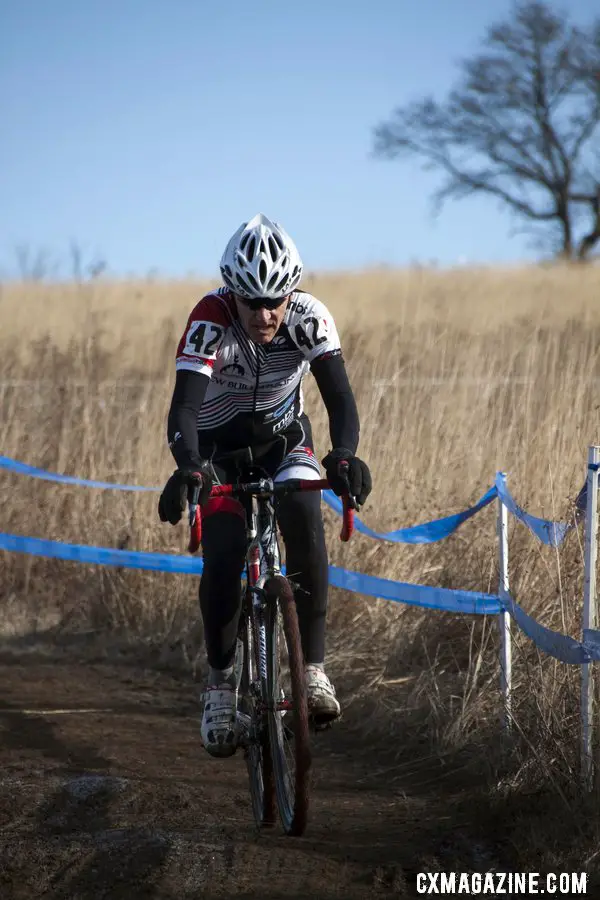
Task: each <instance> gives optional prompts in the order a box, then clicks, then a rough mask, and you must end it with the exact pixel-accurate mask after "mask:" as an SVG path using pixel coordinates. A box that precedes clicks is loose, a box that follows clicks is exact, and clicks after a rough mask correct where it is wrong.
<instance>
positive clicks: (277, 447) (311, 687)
mask: <svg viewBox="0 0 600 900" xmlns="http://www.w3.org/2000/svg"><path fill="white" fill-rule="evenodd" d="M220 269H221V275H222V278H223V281H224V286H223V287H221V288H219V289H217V290H214V291H211V292H210V293H209V294H207V295H206V296H205V297H203V298H202V299H201V300H200V302H199V303H198V304H197V305H196V306H195V308H194V309H193V310H192V313H191V315H190V316H189V319H188V322H187V325H186V327H185V331H184V333H183V336H182V338H181V340H180V342H179V346H178V349H177V360H176V376H175V388H174V392H173V398H172V401H171V407H170V410H169V416H168V425H167V436H168V441H169V447H170V449H171V452H172V454H173V456H174V458H175V462H176V463H177V467H178V468H177V469H176V471H175V472H174V473H173V474H172V475H171V477H170V478H169V480H168V481H167V483H166V485H165V488H164V490H163V492H162V494H161V497H160V500H159V506H158V511H159V516H160V519H161V520H162V521H163V522H167V521H168V522H170V523H171V524H173V525H175V524H176V523H177V522H179V520H180V519H181V516H182V513H183V511H184V509H185V508H186V504H187V500H188V496H189V493H188V492H189V490H190V486H191V485H192V484H193V483H197V482H198V479H200V481H201V493H200V504H201V505H202V519H203V526H202V553H203V558H204V569H203V574H202V577H201V579H200V610H201V614H202V620H203V623H204V634H205V642H206V651H207V657H208V665H209V674H208V684H207V686H206V690H205V693H204V711H203V716H202V725H201V734H202V740H203V743H204V746H205V748H206V749H207V750H208V752H209V753H211V755H213V756H229V755H231V754H232V753H233V752H235V748H236V734H235V721H236V705H237V693H236V681H235V676H234V673H233V664H234V657H235V647H236V637H237V628H238V620H239V615H240V611H241V574H242V571H243V567H244V560H245V551H246V534H245V519H244V510H243V507H242V505H241V503H240V502H239V501H237V500H235V499H232V498H225V497H221V498H213V499H209V494H210V490H211V487H212V485H213V484H219V483H226V482H231V481H235V480H236V478H238V477H239V475H240V474H241V466H242V464H243V461H244V460H245V461H246V464H247V462H248V460H251V462H252V464H253V465H255V466H257V467H260V470H261V473H262V474H264V473H266V474H267V475H268V476H269V477H272V478H273V479H274V480H275V481H281V480H284V479H286V478H303V479H318V478H320V477H321V475H320V471H319V464H318V462H317V460H316V459H315V455H314V450H313V441H312V434H311V427H310V422H309V420H308V418H307V416H306V414H305V413H304V410H303V397H302V388H301V383H302V379H303V377H304V375H305V374H306V373H307V372H308V371H309V369H310V371H311V372H312V374H313V375H314V377H315V379H316V382H317V385H318V387H319V390H320V393H321V396H322V398H323V401H324V403H325V407H326V409H327V412H328V416H329V432H330V437H331V443H332V450H330V452H329V453H328V454H327V455H326V457H325V458H324V460H323V466H324V468H325V471H326V473H327V478H328V479H329V481H330V484H331V487H332V489H333V490H334V491H335V493H336V494H338V495H340V494H342V493H343V492H344V491H345V490H347V489H348V484H349V487H350V492H351V493H352V494H353V495H354V496H355V497H356V499H357V502H358V504H359V505H361V504H363V503H364V501H365V500H366V498H367V496H368V494H369V492H370V490H371V475H370V473H369V469H368V467H367V465H366V464H365V463H364V462H363V461H362V460H360V459H359V458H358V457H357V456H356V455H355V453H356V448H357V445H358V437H359V419H358V412H357V408H356V403H355V400H354V396H353V393H352V389H351V387H350V384H349V381H348V376H347V373H346V368H345V365H344V360H343V357H342V351H341V348H340V341H339V337H338V333H337V330H336V327H335V324H334V321H333V318H332V316H331V313H330V312H329V311H328V310H327V308H326V307H325V306H324V304H323V303H321V302H320V301H319V300H317V299H316V298H315V297H313V296H312V295H311V294H309V293H307V292H305V291H302V290H300V289H299V288H298V284H299V282H300V279H301V277H302V261H301V259H300V256H299V254H298V250H297V249H296V246H295V245H294V243H293V241H292V240H291V238H290V237H289V235H288V234H287V233H286V232H285V231H284V229H283V228H282V227H281V226H280V225H279V224H277V223H275V222H272V221H270V220H269V219H268V218H267V217H266V216H264V215H262V214H259V215H257V216H255V217H254V218H253V219H251V220H250V221H249V222H246V223H244V224H242V225H241V226H240V227H239V228H238V230H237V231H236V232H235V234H234V235H233V236H232V237H231V239H230V240H229V242H228V244H227V246H226V248H225V251H224V253H223V257H222V259H221V264H220ZM342 460H346V461H347V462H348V463H349V468H348V472H347V474H346V475H344V474H343V473H342V471H341V467H340V462H341V461H342ZM276 512H277V520H278V523H279V527H280V530H281V534H282V537H283V541H284V544H285V549H286V565H287V571H288V573H289V574H290V575H293V580H294V582H295V583H297V584H298V589H297V591H296V603H297V610H298V619H299V625H300V634H301V640H302V650H303V654H304V660H305V666H306V685H307V695H308V704H309V712H310V714H311V716H312V717H313V718H314V720H315V721H316V722H317V724H325V723H327V722H330V721H333V720H334V719H336V718H337V717H338V716H339V715H340V704H339V702H338V700H337V698H336V693H335V688H334V687H333V685H332V684H331V682H330V680H329V678H328V677H327V675H326V674H325V671H324V666H323V662H324V658H325V616H326V611H327V582H328V558H327V550H326V546H325V536H324V530H323V521H322V518H321V497H320V493H319V492H305V493H299V492H297V493H294V494H291V495H289V496H287V497H285V498H282V499H281V500H280V501H279V502H278V503H277V509H276Z"/></svg>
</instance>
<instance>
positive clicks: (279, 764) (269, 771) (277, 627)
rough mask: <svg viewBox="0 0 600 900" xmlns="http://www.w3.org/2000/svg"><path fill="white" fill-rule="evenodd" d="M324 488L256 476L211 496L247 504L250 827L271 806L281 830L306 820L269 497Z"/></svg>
mask: <svg viewBox="0 0 600 900" xmlns="http://www.w3.org/2000/svg"><path fill="white" fill-rule="evenodd" d="M328 487H329V482H328V481H327V480H326V479H320V480H315V481H307V480H303V479H290V480H288V481H285V482H279V483H275V482H273V480H272V479H271V478H268V477H266V478H259V479H258V480H256V481H249V482H247V483H241V484H224V485H217V486H215V487H213V488H212V490H211V495H210V496H211V497H223V496H230V497H236V498H238V499H240V500H241V501H242V502H243V503H244V505H245V508H246V535H247V550H246V587H245V588H244V590H243V600H242V612H241V615H240V624H239V628H238V638H237V648H236V661H235V672H236V675H237V680H238V709H237V728H238V735H239V737H238V746H241V747H243V749H244V756H245V761H246V765H247V769H248V776H249V781H250V796H251V801H252V810H253V814H254V819H255V822H256V824H257V826H258V827H259V828H260V827H266V826H274V825H275V824H276V819H277V811H278V812H279V817H280V819H281V822H282V825H283V830H284V832H285V833H286V834H288V835H295V836H298V835H301V834H303V833H304V830H305V828H306V825H307V820H308V807H309V791H310V784H309V772H310V767H311V753H310V739H309V725H310V722H309V714H308V705H307V697H306V685H305V678H304V662H303V656H302V647H301V643H300V631H299V627H298V616H297V612H296V603H295V600H294V594H293V590H294V588H295V587H296V585H294V584H293V582H290V581H289V580H288V578H287V577H286V576H284V575H283V574H282V573H281V566H280V552H279V543H278V540H277V531H276V521H275V509H274V505H273V500H274V498H275V497H280V496H283V495H285V494H288V493H291V492H294V491H316V490H323V489H326V488H328ZM199 490H200V488H199V486H198V487H194V488H193V491H192V495H191V498H190V502H189V524H190V542H189V548H188V549H189V551H190V552H191V553H195V552H196V550H198V548H199V546H200V541H201V536H202V524H201V522H202V520H201V512H200V506H199V505H198V497H199ZM342 499H343V510H344V511H343V524H342V530H341V533H340V538H341V540H343V541H348V540H349V539H350V537H351V535H352V531H353V524H354V510H355V509H356V508H357V505H356V501H355V500H354V498H353V497H351V496H350V495H349V494H347V495H345V496H344V497H343V498H342Z"/></svg>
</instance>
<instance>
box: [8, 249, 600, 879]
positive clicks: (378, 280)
mask: <svg viewBox="0 0 600 900" xmlns="http://www.w3.org/2000/svg"><path fill="white" fill-rule="evenodd" d="M209 286H210V285H209V284H202V283H195V282H188V281H173V282H160V281H142V280H140V281H132V282H119V283H110V282H108V281H103V280H101V279H100V280H97V281H95V282H91V283H83V284H75V283H69V284H40V283H36V284H33V283H32V284H7V285H3V286H2V287H1V288H0V321H1V323H2V328H1V331H0V346H1V350H2V352H1V354H0V409H1V411H2V415H1V417H0V449H1V451H2V452H3V453H4V454H6V455H9V456H14V457H16V458H18V459H20V460H23V461H26V462H28V463H31V464H34V465H38V466H42V467H44V468H48V469H50V470H53V471H59V472H63V473H68V474H74V475H79V476H81V477H85V478H101V479H105V480H115V481H124V482H129V483H136V484H144V485H161V484H162V483H163V482H164V481H165V479H166V477H167V476H168V475H169V474H170V472H171V471H172V466H173V464H172V460H171V457H170V453H169V451H168V448H167V446H166V438H165V423H166V415H167V410H168V406H169V402H170V395H171V388H172V384H173V380H174V352H175V347H176V343H177V339H178V337H179V334H180V332H181V330H182V328H183V325H184V323H185V320H186V317H187V315H188V313H189V310H190V309H191V308H192V306H193V305H194V304H195V302H196V301H197V300H198V299H199V298H200V296H202V294H203V292H205V290H206V289H207V288H208V287H209ZM303 287H305V288H306V289H307V290H309V291H311V292H313V293H315V294H316V296H318V297H319V298H320V299H322V300H323V301H324V302H325V303H326V304H327V305H328V306H329V308H330V309H331V311H332V313H333V315H334V317H335V319H336V322H337V325H338V329H339V331H340V334H341V338H342V345H343V347H344V353H345V358H346V362H347V367H348V370H349V373H350V379H351V382H352V385H353V387H354V390H355V393H356V397H357V402H358V406H359V411H360V415H361V423H362V431H361V444H360V450H359V453H360V454H361V455H362V456H363V457H364V458H365V459H366V460H367V461H368V463H369V465H370V467H371V469H372V472H373V479H374V490H373V493H372V495H371V498H370V499H369V502H368V503H367V505H366V507H365V509H364V511H363V514H362V517H363V519H364V521H366V522H367V523H368V524H369V525H371V526H373V527H375V528H377V529H378V530H389V529H392V528H398V527H401V526H405V525H411V524H416V523H419V522H423V521H426V520H428V519H432V518H437V517H439V516H443V515H448V514H450V513H453V512H458V511H460V510H461V509H464V508H465V507H466V506H468V505H469V504H470V503H472V502H473V501H474V500H476V499H477V498H478V497H479V496H481V494H482V493H483V492H484V491H485V490H486V489H487V488H488V487H489V486H490V485H491V484H492V482H493V478H494V474H495V472H496V471H497V470H500V469H501V470H503V471H505V472H506V473H507V474H508V484H509V486H510V488H511V490H512V492H513V494H514V496H515V498H516V499H517V501H518V502H519V503H520V504H521V505H522V506H524V507H525V508H526V509H528V510H529V511H530V512H533V513H534V514H537V515H543V516H546V517H548V518H555V519H558V520H562V521H564V520H568V519H569V518H570V517H571V516H572V513H573V501H574V498H575V496H576V495H577V492H578V490H579V488H580V487H581V485H582V483H583V479H584V476H585V466H586V454H587V447H588V445H589V444H591V443H594V442H600V414H599V408H600V400H599V399H598V398H599V396H600V394H599V386H600V269H599V268H598V267H597V266H595V267H594V266H591V267H587V268H583V267H567V266H565V267H560V266H555V267H551V266H549V267H539V268H538V267H535V268H534V267H532V268H522V269H519V268H513V269H509V268H507V269H484V268H482V269H479V270H478V269H469V270H466V269H465V270H458V269H457V270H452V271H438V270H422V269H411V270H406V271H392V270H386V269H380V270H379V269H378V270H373V271H369V272H360V273H355V274H348V273H340V274H327V275H310V276H308V277H307V278H306V279H305V282H304V283H303ZM305 398H306V407H307V411H308V412H309V415H310V416H311V419H312V421H313V426H314V431H315V437H316V441H317V448H318V451H319V453H320V456H321V457H322V456H323V455H324V454H325V453H326V452H327V449H328V446H329V445H328V432H327V423H326V419H325V416H324V409H323V408H322V405H321V402H320V399H319V397H318V394H317V392H316V387H315V385H314V383H313V382H312V379H310V377H309V378H308V379H307V383H306V388H305ZM0 498H1V501H2V525H1V530H2V531H7V532H16V533H19V534H29V535H36V536H40V537H47V538H52V539H56V540H63V541H74V542H80V543H88V544H97V545H102V546H111V547H117V546H118V547H126V548H128V549H136V550H153V551H166V552H179V553H181V552H185V541H186V535H185V529H184V527H183V526H181V527H179V528H176V529H173V528H171V527H170V526H167V525H161V523H160V522H159V520H158V517H157V515H156V500H157V497H156V495H154V494H126V493H119V492H116V491H115V492H112V491H98V490H93V489H86V488H79V487H70V486H63V485H53V484H48V483H45V482H42V481H37V480H33V479H28V478H24V477H20V476H16V475H12V474H9V473H0ZM324 515H325V518H326V523H327V528H328V535H329V547H330V558H331V562H332V563H335V564H336V565H342V566H345V567H347V568H350V569H355V570H360V571H364V572H368V573H372V574H377V575H381V576H385V577H388V578H395V579H399V580H403V581H411V582H418V583H421V584H432V585H440V586H443V587H455V588H465V589H477V590H484V591H488V592H493V591H495V589H496V586H497V578H498V571H497V554H496V538H495V509H494V507H493V506H490V507H488V508H486V509H485V510H484V511H483V512H482V513H480V514H479V515H478V516H477V517H475V518H473V519H471V520H470V521H469V522H468V523H466V524H465V525H464V526H463V527H462V528H461V529H460V530H459V531H458V532H457V533H456V534H455V535H454V536H452V537H451V538H449V539H448V540H446V541H443V542H441V543H438V544H432V545H426V546H407V545H394V544H384V543H380V542H375V541H373V540H371V539H369V538H367V537H363V536H361V535H358V534H357V535H355V536H354V537H353V539H352V541H351V543H350V544H349V545H342V544H341V543H340V542H339V541H338V539H337V530H338V526H339V520H338V519H336V518H335V517H334V515H333V514H332V513H331V512H330V511H329V510H327V509H326V510H325V513H324ZM582 540H583V534H582V531H581V529H580V530H579V531H573V532H572V533H571V534H570V535H569V537H568V538H567V541H566V542H565V544H564V546H563V547H562V548H560V550H559V551H557V550H554V549H551V548H548V547H544V546H541V545H540V544H538V543H537V542H536V540H535V539H534V538H533V537H532V536H531V535H529V533H528V532H527V531H526V530H525V529H524V527H523V526H522V525H520V524H519V523H515V522H513V521H511V524H510V573H511V590H512V593H513V594H514V596H515V597H516V599H517V600H518V601H519V602H520V603H521V604H522V605H523V606H524V607H525V609H526V610H527V611H529V612H530V613H532V614H533V615H535V616H536V618H538V619H540V620H541V621H542V622H544V623H545V624H547V625H550V626H552V627H554V628H557V629H558V630H561V631H567V632H568V633H569V634H571V635H573V636H578V635H579V633H580V626H581V618H580V616H581V603H582V581H583V577H582V573H583V547H582ZM3 573H4V577H3V580H2V586H1V588H0V596H1V598H2V607H1V609H2V613H1V616H0V634H1V635H2V640H3V642H4V643H5V644H6V646H8V645H9V644H10V645H11V646H17V645H18V646H21V647H29V646H31V645H32V642H33V641H43V640H44V639H47V640H50V641H51V642H52V643H53V644H54V646H59V645H60V646H61V647H63V648H67V647H68V646H71V643H72V642H74V641H79V643H77V647H79V648H80V647H81V646H82V644H81V641H83V640H85V641H86V642H87V643H86V645H85V646H89V647H90V648H93V653H95V654H99V653H100V654H101V655H103V658H104V657H105V658H108V657H109V656H110V654H111V652H113V650H114V652H116V649H115V648H117V649H118V651H119V652H120V653H130V652H131V653H138V652H139V653H146V654H150V657H151V659H152V660H153V661H154V662H155V663H156V665H158V666H166V667H170V668H178V667H179V668H180V669H184V670H186V671H191V672H193V673H194V674H196V676H197V677H198V678H199V679H200V677H201V672H202V666H203V656H202V652H201V649H200V644H199V640H200V637H201V633H200V631H199V626H198V624H197V607H196V585H195V584H194V582H193V580H192V579H190V578H189V577H187V576H183V575H181V576H169V575H165V574H160V573H156V574H155V573H149V572H144V573H138V572H132V571H124V570H119V571H117V570H111V569H103V568H100V567H97V568H96V567H88V566H77V565H75V564H69V563H60V562H57V561H51V560H43V559H32V558H27V557H24V556H10V555H8V554H4V555H3ZM32 635H34V637H32ZM19 642H21V643H20V644H19ZM70 642H71V643H70ZM497 646H498V640H497V631H496V622H495V621H494V620H493V619H489V620H488V619H485V620H484V619H482V618H477V617H467V616H464V617H458V616H451V615H447V614H444V613H441V612H436V611H423V610H420V609H417V608H408V607H404V606H401V605H396V604H390V603H386V602H384V601H375V600H372V599H365V598H360V597H357V596H355V595H351V594H345V593H343V592H339V591H335V590H332V592H331V603H330V616H329V645H328V653H329V657H328V659H329V667H330V670H331V673H332V674H333V675H334V676H335V680H336V684H337V685H338V690H339V693H340V695H341V697H342V700H343V701H344V703H345V705H346V708H347V709H348V711H349V718H348V726H347V727H348V729H349V731H352V729H354V732H353V733H354V734H355V736H356V740H357V741H358V742H360V745H361V746H363V747H364V748H369V747H377V748H378V749H377V759H378V760H379V758H380V757H381V759H382V760H383V759H384V758H385V760H387V763H389V767H390V773H391V774H390V776H389V778H390V779H391V782H390V783H393V779H394V777H396V775H397V776H398V777H405V774H406V770H399V771H398V772H396V773H394V771H393V761H394V753H395V752H396V751H397V752H400V749H401V750H402V752H403V753H409V754H410V752H412V751H411V748H413V750H414V752H415V753H418V754H420V755H421V756H423V755H424V754H427V755H429V756H430V757H431V758H432V759H435V760H436V761H437V762H439V763H440V765H441V766H442V767H443V765H444V764H445V761H450V762H448V765H450V769H451V770H452V771H455V770H456V771H458V768H460V770H461V771H462V772H463V775H464V777H466V778H467V780H468V779H469V778H472V779H473V784H474V785H479V788H478V790H480V794H477V796H478V797H484V796H485V801H484V800H481V799H480V800H478V801H477V803H480V804H482V805H481V808H479V807H478V809H479V812H478V815H479V817H480V820H481V821H484V820H485V821H486V822H488V821H489V822H492V821H493V823H494V824H493V826H492V825H490V826H489V827H490V829H491V830H492V831H494V829H495V832H497V833H498V834H500V833H502V835H503V836H504V837H503V840H505V841H506V842H508V843H510V844H511V847H512V849H511V853H512V856H510V859H512V860H513V861H514V864H515V865H518V864H520V868H526V867H527V866H529V867H530V868H534V869H535V868H537V870H538V871H542V870H543V868H544V867H546V868H555V869H556V870H560V869H567V868H572V869H577V870H579V869H583V868H584V866H586V865H587V866H588V868H589V870H590V871H593V870H594V868H595V866H596V864H597V858H596V854H595V847H596V843H597V834H598V832H597V824H596V820H594V818H593V817H592V818H591V819H590V818H586V815H587V811H588V810H591V809H593V808H594V804H596V808H597V797H594V798H582V797H581V796H580V792H579V786H578V781H577V778H578V740H579V731H578V715H579V712H578V702H579V701H578V684H579V681H578V679H579V672H578V670H577V669H575V668H572V669H569V667H567V666H564V665H562V664H560V663H558V662H555V661H554V660H552V659H549V658H547V657H543V656H542V655H541V654H539V653H538V652H537V650H536V649H535V648H534V647H533V646H532V644H531V643H530V642H529V641H528V640H527V639H526V638H525V637H524V636H522V635H519V634H518V633H517V634H515V650H514V656H515V659H514V665H515V672H514V682H515V727H514V735H513V738H512V741H511V742H510V743H509V744H508V745H506V744H503V743H502V742H501V741H500V738H499V725H498V721H499V716H500V713H501V706H500V700H499V692H498V682H499V671H498V661H497ZM65 652H67V651H66V649H65ZM90 652H92V651H90ZM390 760H391V761H390ZM387 763H386V765H387ZM453 766H454V768H452V767H453ZM465 773H466V774H465ZM482 785H483V786H482ZM473 790H474V791H475V787H474V789H473ZM481 792H483V793H481ZM473 796H475V794H474V795H473ZM473 802H474V803H475V801H473ZM425 814H426V813H425ZM482 827H483V826H482ZM495 832H494V833H495Z"/></svg>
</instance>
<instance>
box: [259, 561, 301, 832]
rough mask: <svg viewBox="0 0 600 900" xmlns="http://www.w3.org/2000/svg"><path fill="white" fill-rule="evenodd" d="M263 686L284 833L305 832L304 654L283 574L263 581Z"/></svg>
mask: <svg viewBox="0 0 600 900" xmlns="http://www.w3.org/2000/svg"><path fill="white" fill-rule="evenodd" d="M265 595H266V599H267V608H266V621H265V624H266V641H267V692H268V719H269V738H270V744H271V760H272V764H273V775H274V778H275V792H276V796H277V806H278V809H279V815H280V818H281V822H282V825H283V829H284V831H285V832H286V834H290V835H300V834H303V833H304V830H305V828H306V824H307V820H308V805H309V793H310V765H311V754H310V740H309V729H308V704H307V697H306V682H305V676H304V659H303V655H302V645H301V643H300V629H299V627H298V614H297V612H296V601H295V599H294V595H293V592H292V588H291V585H290V583H289V581H288V580H287V578H284V577H283V575H274V576H272V577H271V578H269V580H268V581H267V583H266V584H265Z"/></svg>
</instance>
